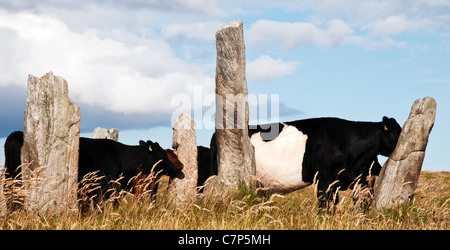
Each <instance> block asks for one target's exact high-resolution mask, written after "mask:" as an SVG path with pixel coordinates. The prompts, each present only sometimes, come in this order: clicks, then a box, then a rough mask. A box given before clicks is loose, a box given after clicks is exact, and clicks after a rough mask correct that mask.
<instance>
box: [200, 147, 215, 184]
mask: <svg viewBox="0 0 450 250" xmlns="http://www.w3.org/2000/svg"><path fill="white" fill-rule="evenodd" d="M197 155H198V156H197V162H198V178H197V187H199V192H200V193H202V192H203V185H205V181H206V180H207V179H208V178H209V177H210V176H213V175H217V164H212V162H211V159H212V157H211V150H210V149H209V148H207V147H203V146H198V147H197Z"/></svg>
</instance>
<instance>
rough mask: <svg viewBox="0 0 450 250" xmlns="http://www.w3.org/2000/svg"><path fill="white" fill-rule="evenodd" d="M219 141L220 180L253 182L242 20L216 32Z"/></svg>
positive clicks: (230, 184)
mask: <svg viewBox="0 0 450 250" xmlns="http://www.w3.org/2000/svg"><path fill="white" fill-rule="evenodd" d="M216 47H217V62H216V120H215V123H216V142H217V164H218V170H219V176H218V181H219V183H221V184H223V185H224V186H225V187H226V188H227V189H232V190H233V189H234V190H237V189H238V187H239V185H240V184H241V183H244V184H247V185H252V181H251V180H252V179H251V176H254V175H255V174H256V173H255V172H256V168H255V157H254V152H253V147H252V144H251V143H250V139H249V137H248V119H249V110H248V102H247V96H248V91H247V80H246V76H245V44H244V32H243V24H242V21H240V20H238V21H232V22H229V23H228V24H226V25H223V26H222V27H220V28H219V30H218V31H217V33H216Z"/></svg>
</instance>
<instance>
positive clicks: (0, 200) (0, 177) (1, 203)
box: [0, 167, 7, 216]
mask: <svg viewBox="0 0 450 250" xmlns="http://www.w3.org/2000/svg"><path fill="white" fill-rule="evenodd" d="M5 170H6V169H5V168H4V167H2V169H1V170H0V216H5V215H6V213H7V207H6V197H5V194H4V193H3V187H4V186H5Z"/></svg>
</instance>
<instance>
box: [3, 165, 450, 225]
mask: <svg viewBox="0 0 450 250" xmlns="http://www.w3.org/2000/svg"><path fill="white" fill-rule="evenodd" d="M167 192H168V189H167V180H163V181H162V185H161V187H160V189H159V192H158V196H157V199H156V201H155V202H151V201H150V199H148V198H144V199H143V200H139V201H137V200H136V199H135V197H134V196H133V195H131V194H127V195H126V196H125V198H124V199H122V200H121V201H120V203H119V205H117V206H114V205H113V204H106V205H105V206H104V207H103V208H102V209H101V210H94V209H93V210H92V211H89V212H87V213H85V214H82V213H79V212H77V213H69V214H65V215H56V214H47V215H33V214H31V213H27V212H25V211H23V210H21V209H19V210H17V211H14V212H11V213H9V214H8V215H6V216H3V217H0V229H4V230H8V229H257V230H259V229H447V230H448V229H450V172H427V171H424V172H422V173H421V175H420V178H419V183H418V188H417V192H416V195H415V198H414V200H413V202H412V203H411V204H410V205H409V206H406V207H401V208H396V209H388V210H383V211H374V210H367V211H364V210H362V209H361V208H359V207H355V206H354V204H353V201H352V192H351V191H345V192H341V193H340V202H339V204H338V205H337V206H336V207H335V208H334V210H335V211H334V213H319V212H318V208H317V207H318V204H317V199H316V197H315V194H314V186H309V187H307V188H305V189H302V190H299V191H296V192H294V193H291V194H289V195H286V196H272V197H264V196H261V195H258V194H257V193H255V192H254V191H252V190H240V191H239V192H238V193H235V194H232V195H231V194H214V195H209V196H203V197H199V198H198V200H197V201H196V203H195V204H192V205H190V206H187V207H184V208H177V207H175V206H173V205H170V203H169V201H168V200H169V199H167V198H166V197H167Z"/></svg>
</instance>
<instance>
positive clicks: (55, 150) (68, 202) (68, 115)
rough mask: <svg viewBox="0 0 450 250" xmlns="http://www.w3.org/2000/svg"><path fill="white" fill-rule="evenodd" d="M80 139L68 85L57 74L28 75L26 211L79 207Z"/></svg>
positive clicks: (77, 116)
mask: <svg viewBox="0 0 450 250" xmlns="http://www.w3.org/2000/svg"><path fill="white" fill-rule="evenodd" d="M79 136H80V108H79V107H78V106H77V105H76V104H74V103H72V102H71V101H70V100H69V93H68V86H67V82H66V81H65V80H64V79H63V78H61V77H58V76H54V75H53V73H52V72H49V73H47V74H45V75H44V76H42V77H41V78H38V77H35V76H32V75H29V76H28V86H27V99H26V106H25V121H24V144H23V147H22V156H21V160H22V164H27V166H26V167H25V168H24V170H23V179H24V189H25V190H27V191H28V195H27V197H26V198H25V208H26V209H27V210H29V211H35V212H39V213H44V212H57V213H61V212H65V211H68V210H72V209H76V208H77V200H76V197H77V196H76V192H77V177H78V149H79V141H80V140H79Z"/></svg>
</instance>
